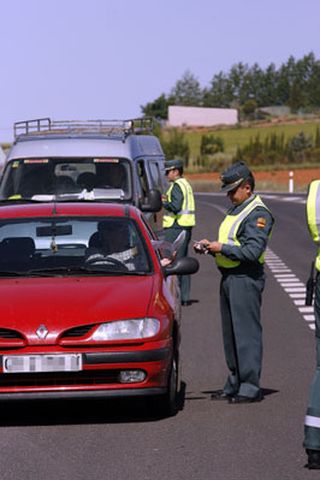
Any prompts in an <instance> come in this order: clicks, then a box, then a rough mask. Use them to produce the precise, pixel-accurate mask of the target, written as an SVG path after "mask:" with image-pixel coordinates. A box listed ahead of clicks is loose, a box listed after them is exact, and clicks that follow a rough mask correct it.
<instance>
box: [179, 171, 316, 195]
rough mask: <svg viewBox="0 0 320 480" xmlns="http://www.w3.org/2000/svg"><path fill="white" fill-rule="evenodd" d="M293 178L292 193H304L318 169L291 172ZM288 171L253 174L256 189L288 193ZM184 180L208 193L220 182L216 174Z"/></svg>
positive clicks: (189, 176)
mask: <svg viewBox="0 0 320 480" xmlns="http://www.w3.org/2000/svg"><path fill="white" fill-rule="evenodd" d="M291 172H292V173H293V176H292V177H291V178H292V179H293V185H294V191H296V192H306V191H307V188H308V185H309V183H310V182H311V180H315V179H318V178H320V167H319V168H310V169H297V170H291ZM289 173H290V172H289V171H288V170H275V171H266V172H261V171H257V172H255V171H254V170H253V174H254V176H255V179H256V187H257V189H264V190H274V191H288V190H289V178H290V177H289ZM186 178H187V179H188V180H190V182H191V183H192V185H193V187H194V188H195V190H197V191H200V190H204V191H209V190H217V189H219V185H220V181H219V174H218V173H215V172H214V173H193V174H186Z"/></svg>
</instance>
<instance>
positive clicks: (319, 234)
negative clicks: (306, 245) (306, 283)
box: [307, 180, 320, 272]
mask: <svg viewBox="0 0 320 480" xmlns="http://www.w3.org/2000/svg"><path fill="white" fill-rule="evenodd" d="M307 222H308V227H309V230H310V234H311V237H312V239H313V241H314V242H315V243H316V244H317V245H318V251H317V257H316V261H315V267H316V270H317V271H318V272H320V180H313V181H312V182H311V183H310V185H309V190H308V197H307Z"/></svg>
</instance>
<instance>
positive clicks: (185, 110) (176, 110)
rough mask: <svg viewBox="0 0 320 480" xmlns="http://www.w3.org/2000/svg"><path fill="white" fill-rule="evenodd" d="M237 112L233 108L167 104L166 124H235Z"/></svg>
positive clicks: (196, 125)
mask: <svg viewBox="0 0 320 480" xmlns="http://www.w3.org/2000/svg"><path fill="white" fill-rule="evenodd" d="M236 123H238V112H237V110H236V109H234V108H202V107H177V106H174V105H172V106H169V109H168V123H167V124H168V126H170V127H182V126H184V125H186V126H192V127H211V126H213V125H235V124H236Z"/></svg>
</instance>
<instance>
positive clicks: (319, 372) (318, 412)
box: [303, 274, 320, 450]
mask: <svg viewBox="0 0 320 480" xmlns="http://www.w3.org/2000/svg"><path fill="white" fill-rule="evenodd" d="M314 313H315V317H316V355H317V364H316V371H315V374H314V378H313V381H312V384H311V387H310V393H309V403H308V408H307V414H306V418H305V423H304V443H303V445H304V447H305V448H308V449H310V450H320V275H319V274H318V275H317V281H316V292H315V303H314Z"/></svg>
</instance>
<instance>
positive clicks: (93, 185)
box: [0, 158, 132, 201]
mask: <svg viewBox="0 0 320 480" xmlns="http://www.w3.org/2000/svg"><path fill="white" fill-rule="evenodd" d="M130 179H131V174H130V164H129V162H128V160H126V159H121V158H36V159H35V158H33V159H32V158H23V159H19V160H12V161H11V162H10V163H9V164H8V166H7V168H6V170H5V172H4V176H3V179H2V182H1V187H0V199H2V200H7V199H11V200H19V199H31V200H38V201H41V200H43V201H48V200H61V201H66V200H99V199H101V200H112V201H113V200H115V201H122V200H128V199H130V198H131V197H132V186H131V180H130Z"/></svg>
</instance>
